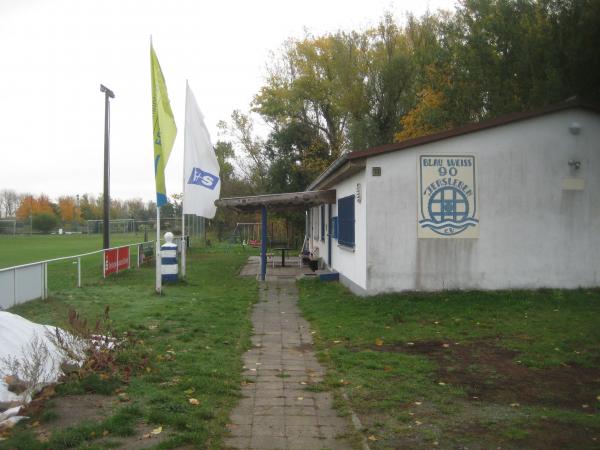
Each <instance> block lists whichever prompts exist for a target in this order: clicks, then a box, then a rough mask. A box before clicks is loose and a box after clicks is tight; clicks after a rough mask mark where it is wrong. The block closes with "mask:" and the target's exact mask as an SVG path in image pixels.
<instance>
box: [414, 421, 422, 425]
mask: <svg viewBox="0 0 600 450" xmlns="http://www.w3.org/2000/svg"><path fill="white" fill-rule="evenodd" d="M422 423H423V422H421V421H420V420H415V424H416V425H421V424H422Z"/></svg>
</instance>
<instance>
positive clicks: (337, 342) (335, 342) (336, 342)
mask: <svg viewBox="0 0 600 450" xmlns="http://www.w3.org/2000/svg"><path fill="white" fill-rule="evenodd" d="M340 342H342V341H333V343H334V344H339V343H340Z"/></svg>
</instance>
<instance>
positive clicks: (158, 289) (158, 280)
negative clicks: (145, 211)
mask: <svg viewBox="0 0 600 450" xmlns="http://www.w3.org/2000/svg"><path fill="white" fill-rule="evenodd" d="M155 253H156V293H157V294H160V293H161V292H162V278H161V275H160V206H158V203H157V204H156V252H155Z"/></svg>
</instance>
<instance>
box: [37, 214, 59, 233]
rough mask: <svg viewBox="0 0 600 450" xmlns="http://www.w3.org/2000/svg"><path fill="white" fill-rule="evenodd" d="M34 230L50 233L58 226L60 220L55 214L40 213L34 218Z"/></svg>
mask: <svg viewBox="0 0 600 450" xmlns="http://www.w3.org/2000/svg"><path fill="white" fill-rule="evenodd" d="M32 220H33V223H32V224H33V228H34V229H36V230H38V231H41V232H42V233H49V232H50V231H52V230H53V229H54V228H56V225H57V224H58V220H57V219H56V216H55V215H54V214H50V213H39V214H36V215H34V216H33V219H32Z"/></svg>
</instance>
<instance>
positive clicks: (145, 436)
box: [142, 433, 152, 439]
mask: <svg viewBox="0 0 600 450" xmlns="http://www.w3.org/2000/svg"><path fill="white" fill-rule="evenodd" d="M151 437H152V433H146V434H144V435H142V439H150V438H151Z"/></svg>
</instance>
